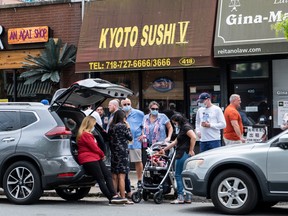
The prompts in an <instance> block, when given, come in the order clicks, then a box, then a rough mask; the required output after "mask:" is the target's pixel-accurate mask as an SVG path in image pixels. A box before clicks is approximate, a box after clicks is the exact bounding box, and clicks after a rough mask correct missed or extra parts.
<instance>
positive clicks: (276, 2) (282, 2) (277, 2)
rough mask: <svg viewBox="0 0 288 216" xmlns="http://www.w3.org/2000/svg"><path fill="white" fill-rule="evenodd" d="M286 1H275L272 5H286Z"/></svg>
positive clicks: (287, 0)
mask: <svg viewBox="0 0 288 216" xmlns="http://www.w3.org/2000/svg"><path fill="white" fill-rule="evenodd" d="M287 3H288V0H275V1H274V4H287Z"/></svg>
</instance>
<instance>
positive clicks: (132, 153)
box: [121, 98, 144, 187]
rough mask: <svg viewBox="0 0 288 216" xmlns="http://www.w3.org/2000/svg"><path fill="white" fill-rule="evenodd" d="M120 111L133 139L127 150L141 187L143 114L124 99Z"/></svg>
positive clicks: (128, 100) (138, 184) (129, 101)
mask: <svg viewBox="0 0 288 216" xmlns="http://www.w3.org/2000/svg"><path fill="white" fill-rule="evenodd" d="M121 106H122V110H123V111H124V112H125V115H126V121H127V122H128V123H129V125H130V128H131V133H132V137H133V141H132V143H131V144H130V145H129V146H128V148H129V159H130V162H131V163H135V170H136V175H137V179H138V183H137V186H138V187H140V186H141V180H142V172H143V164H142V142H141V140H142V122H143V117H144V113H143V112H142V111H140V110H137V109H133V108H132V107H131V100H130V99H128V98H126V99H124V100H122V101H121Z"/></svg>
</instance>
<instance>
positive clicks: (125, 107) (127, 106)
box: [122, 105, 131, 112]
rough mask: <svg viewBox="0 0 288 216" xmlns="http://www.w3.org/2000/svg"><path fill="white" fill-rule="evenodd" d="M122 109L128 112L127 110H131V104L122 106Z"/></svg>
mask: <svg viewBox="0 0 288 216" xmlns="http://www.w3.org/2000/svg"><path fill="white" fill-rule="evenodd" d="M122 110H123V111H124V112H129V111H130V110H131V106H129V105H126V106H124V107H123V108H122Z"/></svg>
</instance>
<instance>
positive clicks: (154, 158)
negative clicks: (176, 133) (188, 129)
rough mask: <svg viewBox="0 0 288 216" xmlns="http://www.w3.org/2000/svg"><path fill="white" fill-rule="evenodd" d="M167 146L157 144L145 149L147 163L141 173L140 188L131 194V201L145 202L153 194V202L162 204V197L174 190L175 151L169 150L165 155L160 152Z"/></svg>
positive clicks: (160, 143) (165, 144) (161, 143)
mask: <svg viewBox="0 0 288 216" xmlns="http://www.w3.org/2000/svg"><path fill="white" fill-rule="evenodd" d="M166 146H167V143H165V142H157V143H154V144H153V145H152V146H150V147H149V148H147V150H146V151H147V161H146V163H145V166H144V170H143V173H142V188H138V190H137V191H135V192H134V193H132V200H133V202H135V203H139V202H140V201H141V199H142V198H143V200H145V201H147V200H148V199H149V197H150V194H153V199H154V202H155V203H157V204H160V203H162V201H163V199H164V195H165V194H168V193H170V192H171V189H172V188H173V189H174V193H175V191H176V190H175V188H174V184H173V183H174V169H173V161H174V158H175V151H174V149H173V148H171V149H169V151H167V152H166V153H167V154H166V153H165V154H161V153H160V150H161V149H162V148H164V147H166Z"/></svg>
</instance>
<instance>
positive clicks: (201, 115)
mask: <svg viewBox="0 0 288 216" xmlns="http://www.w3.org/2000/svg"><path fill="white" fill-rule="evenodd" d="M198 103H199V104H200V106H201V107H200V108H199V109H198V111H197V114H196V133H197V136H198V137H199V139H200V152H203V151H207V150H209V149H213V148H217V147H220V146H221V131H220V130H221V129H223V128H225V127H226V121H225V118H224V114H223V111H222V110H221V108H220V107H218V106H216V105H214V104H212V102H211V96H210V94H208V93H206V92H204V93H202V94H200V96H199V99H198Z"/></svg>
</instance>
